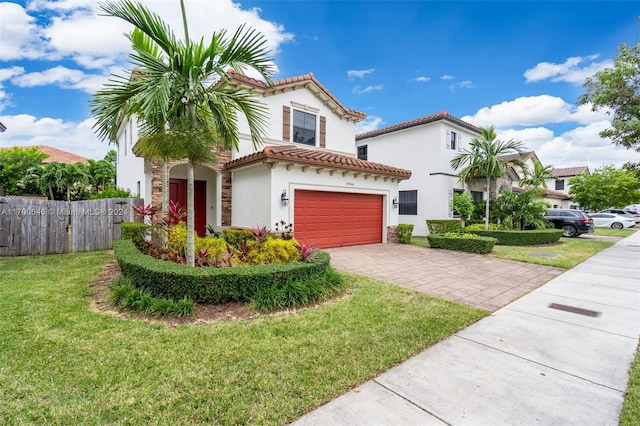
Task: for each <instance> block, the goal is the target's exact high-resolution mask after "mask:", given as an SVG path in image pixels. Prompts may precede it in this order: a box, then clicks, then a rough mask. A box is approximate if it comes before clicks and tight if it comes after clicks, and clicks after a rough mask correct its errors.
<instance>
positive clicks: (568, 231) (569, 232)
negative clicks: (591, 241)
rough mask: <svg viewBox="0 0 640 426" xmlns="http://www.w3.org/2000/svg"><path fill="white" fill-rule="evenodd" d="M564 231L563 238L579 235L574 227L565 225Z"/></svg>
mask: <svg viewBox="0 0 640 426" xmlns="http://www.w3.org/2000/svg"><path fill="white" fill-rule="evenodd" d="M562 230H563V231H564V233H563V234H562V236H563V237H576V236H577V234H578V231H577V230H576V228H575V226H573V225H563V226H562Z"/></svg>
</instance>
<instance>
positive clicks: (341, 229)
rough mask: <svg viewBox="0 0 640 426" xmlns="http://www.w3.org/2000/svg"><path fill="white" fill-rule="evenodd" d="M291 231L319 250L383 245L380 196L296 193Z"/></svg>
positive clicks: (318, 192) (320, 192)
mask: <svg viewBox="0 0 640 426" xmlns="http://www.w3.org/2000/svg"><path fill="white" fill-rule="evenodd" d="M294 231H295V235H296V238H297V239H298V240H299V241H301V242H303V243H307V244H308V243H311V244H314V246H315V247H321V248H328V247H342V246H349V245H357V244H371V243H379V242H382V196H381V195H374V194H353V193H345V192H323V191H306V190H296V191H295V208H294Z"/></svg>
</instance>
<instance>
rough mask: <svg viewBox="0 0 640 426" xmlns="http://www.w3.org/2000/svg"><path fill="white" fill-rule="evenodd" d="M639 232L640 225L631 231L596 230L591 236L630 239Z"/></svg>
mask: <svg viewBox="0 0 640 426" xmlns="http://www.w3.org/2000/svg"><path fill="white" fill-rule="evenodd" d="M637 231H638V225H636V226H634V227H633V228H631V229H629V228H627V229H612V228H595V232H594V233H593V234H589V235H600V236H602V237H622V238H624V237H628V236H629V235H631V234H633V233H634V232H637Z"/></svg>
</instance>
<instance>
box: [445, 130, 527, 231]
mask: <svg viewBox="0 0 640 426" xmlns="http://www.w3.org/2000/svg"><path fill="white" fill-rule="evenodd" d="M480 132H481V137H479V138H478V137H476V138H473V139H472V140H471V141H470V142H469V149H466V148H465V150H464V152H463V153H462V154H458V155H456V156H455V157H454V158H453V159H452V160H451V167H452V168H453V169H455V170H458V169H460V168H462V170H460V172H459V173H458V177H459V178H460V180H461V181H462V182H469V181H470V180H472V179H479V178H483V179H486V189H487V194H489V191H490V188H491V182H492V181H493V180H495V179H497V178H499V177H502V176H504V175H505V173H506V171H507V169H508V168H509V167H511V165H517V166H519V167H524V162H523V161H522V160H521V159H519V158H516V159H514V160H511V161H504V160H502V159H501V158H500V157H501V156H504V155H508V154H516V153H519V154H522V151H523V150H524V145H523V143H522V142H520V141H515V140H513V139H510V140H508V141H502V140H497V139H496V138H497V135H496V129H495V127H494V126H491V127H489V128H482V127H481V128H480ZM489 198H490V197H489V196H487V199H486V202H485V218H484V227H485V229H489Z"/></svg>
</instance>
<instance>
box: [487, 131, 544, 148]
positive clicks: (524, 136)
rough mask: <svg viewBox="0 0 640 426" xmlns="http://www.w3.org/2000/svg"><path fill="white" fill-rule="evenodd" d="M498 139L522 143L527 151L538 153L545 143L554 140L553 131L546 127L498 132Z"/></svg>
mask: <svg viewBox="0 0 640 426" xmlns="http://www.w3.org/2000/svg"><path fill="white" fill-rule="evenodd" d="M496 133H497V134H498V138H499V139H502V140H509V139H514V140H517V141H522V142H523V144H524V146H525V147H526V150H527V151H537V150H538V149H539V148H540V147H541V146H542V145H543V144H544V143H546V142H548V141H549V140H551V139H553V137H554V135H553V131H551V130H549V129H547V128H545V127H528V128H526V129H504V130H497V132H496Z"/></svg>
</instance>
